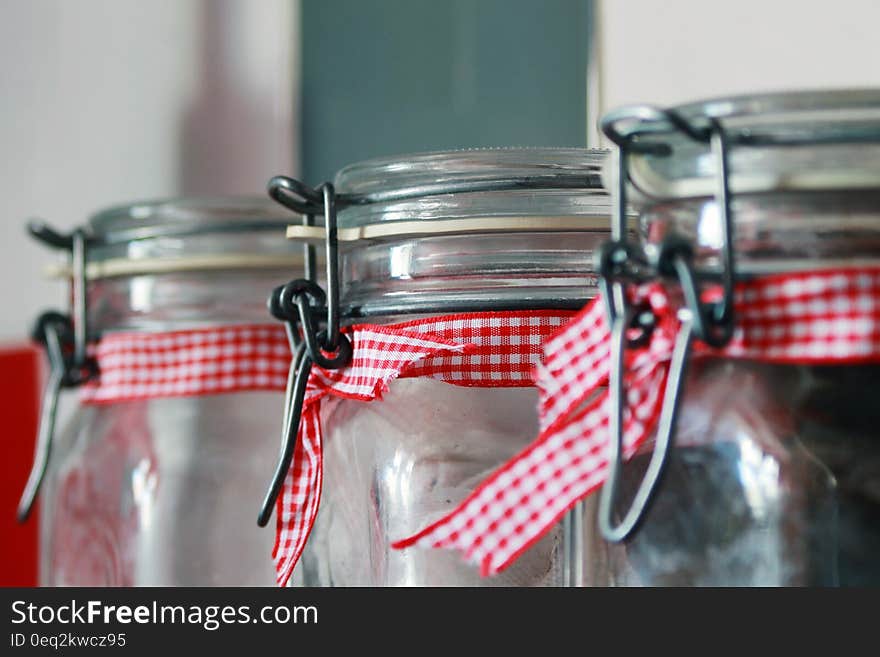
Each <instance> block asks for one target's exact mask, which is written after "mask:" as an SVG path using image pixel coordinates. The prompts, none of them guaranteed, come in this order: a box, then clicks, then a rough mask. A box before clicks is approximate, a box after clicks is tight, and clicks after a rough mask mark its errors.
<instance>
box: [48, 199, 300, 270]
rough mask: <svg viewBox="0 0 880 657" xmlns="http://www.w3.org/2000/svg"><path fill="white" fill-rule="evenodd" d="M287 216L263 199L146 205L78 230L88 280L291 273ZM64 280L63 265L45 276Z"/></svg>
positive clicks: (295, 262) (293, 253)
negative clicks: (210, 273)
mask: <svg viewBox="0 0 880 657" xmlns="http://www.w3.org/2000/svg"><path fill="white" fill-rule="evenodd" d="M290 218H291V215H290V212H288V211H286V210H285V209H284V208H282V207H281V206H279V205H278V204H276V203H273V202H272V201H271V200H270V199H268V198H259V197H215V198H176V199H162V200H150V201H142V202H136V203H131V204H127V205H120V206H116V207H112V208H108V209H106V210H103V211H101V212H98V213H97V214H95V215H93V216H92V217H91V218H90V219H89V221H88V224H87V227H86V229H85V231H86V237H87V243H88V256H87V265H86V270H87V271H86V273H87V276H88V277H89V278H106V277H111V276H127V275H135V274H157V273H166V272H179V271H201V270H219V269H223V270H239V269H265V268H279V267H288V266H291V267H297V266H301V265H302V253H301V249H299V248H297V247H296V245H294V244H291V243H289V242H287V240H285V239H284V238H283V236H284V228H285V226H286V225H287V223H288V222H289V221H290ZM53 273H54V274H56V275H60V276H66V275H69V273H70V269H69V267H68V266H66V265H65V266H62V267H58V268H56V269H55V270H54V271H53Z"/></svg>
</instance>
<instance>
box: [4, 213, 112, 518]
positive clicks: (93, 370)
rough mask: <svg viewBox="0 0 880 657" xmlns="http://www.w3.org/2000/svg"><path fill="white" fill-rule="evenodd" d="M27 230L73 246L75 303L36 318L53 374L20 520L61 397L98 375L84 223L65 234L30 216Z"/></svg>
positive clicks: (42, 467) (49, 444)
mask: <svg viewBox="0 0 880 657" xmlns="http://www.w3.org/2000/svg"><path fill="white" fill-rule="evenodd" d="M27 230H28V232H29V233H30V234H31V236H33V237H34V238H35V239H37V240H39V241H41V242H43V243H44V244H46V245H48V246H50V247H52V248H55V249H64V250H69V251H70V254H71V265H72V267H71V271H72V278H71V305H72V314H73V318H72V319H71V316H70V314H63V313H60V312H57V311H47V312H44V313H43V314H42V315H40V317H39V318H38V319H37V321H36V324H35V326H34V330H33V331H32V335H31V337H32V339H33V340H35V341H37V342H39V343H41V344H42V345H43V346H44V348H45V349H46V354H47V356H48V359H49V377H48V379H47V381H46V387H45V388H44V391H43V397H42V400H41V402H40V421H39V425H38V427H39V428H38V431H37V442H36V445H35V447H34V462H33V465H32V466H31V471H30V474H29V475H28V480H27V483H26V484H25V487H24V490H23V491H22V494H21V499H20V500H19V504H18V511H17V514H16V515H17V518H18V522H20V523H23V522H25V521H26V520H27V519H28V517H29V516H30V514H31V511H32V510H33V506H34V503H35V502H36V499H37V495H38V494H39V492H40V487H41V486H42V483H43V479H44V478H45V476H46V472H47V470H48V467H49V460H50V458H51V456H52V449H53V446H54V441H55V419H56V415H57V411H58V401H59V398H60V394H61V390H62V389H63V388H75V387H77V386H79V385H82V384H83V383H85V382H86V381H88V380H90V379H92V378H94V377H95V376H97V374H98V365H97V361H95V359H94V358H91V357H89V355H88V352H87V346H88V333H89V332H88V325H87V311H88V304H87V282H86V260H87V256H88V239H87V237H86V233H85V231H84V230H83V229H82V228H77V229H75V230H74V231H73V232H71V233H70V234H69V235H64V234H63V233H60V232H58V231H57V230H55V229H53V228H51V227H50V226H49V225H48V224H45V223H43V222H37V221H31V222H29V223H28V226H27Z"/></svg>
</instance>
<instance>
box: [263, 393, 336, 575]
mask: <svg viewBox="0 0 880 657" xmlns="http://www.w3.org/2000/svg"><path fill="white" fill-rule="evenodd" d="M320 408H321V404H320V401H319V400H315V401H313V402H312V403H309V404H308V405H307V406H306V408H305V409H303V413H302V419H301V422H300V428H299V434H298V436H297V441H296V449H295V450H294V453H293V461H292V463H291V466H290V471H289V472H288V473H287V478H286V479H285V481H284V485H283V486H282V488H281V494H280V495H279V496H278V502H277V506H276V509H275V515H276V529H275V549H274V550H273V551H272V557H273V559H274V560H275V571H276V581H277V582H278V585H279V586H287V583H288V582H289V581H290V577H291V575H292V574H293V569H294V568H295V567H296V564H297V562H298V561H299V558H300V556H302V552H303V549H304V548H305V545H306V541H308V538H309V534H311V532H312V527H314V525H315V518H316V517H317V515H318V505H319V503H320V500H321V489H322V486H323V481H324V457H323V450H322V435H321V419H320Z"/></svg>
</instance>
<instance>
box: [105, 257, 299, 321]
mask: <svg viewBox="0 0 880 657" xmlns="http://www.w3.org/2000/svg"><path fill="white" fill-rule="evenodd" d="M300 275H301V273H300V272H298V271H292V270H290V269H262V270H254V271H219V272H218V271H214V272H209V271H204V272H179V273H167V274H149V275H137V276H127V277H116V278H105V279H98V280H94V281H91V282H90V283H89V286H88V307H89V310H88V322H89V332H90V334H100V333H104V332H108V331H144V332H164V331H179V330H186V329H191V328H205V327H210V326H221V325H229V324H263V323H273V322H276V321H277V320H275V319H273V318H272V317H271V316H270V315H269V313H268V311H267V310H266V298H267V297H268V295H269V293H270V292H271V291H272V289H273V288H274V287H276V286H278V285H281V284H283V283H285V282H286V281H288V280H290V279H291V278H296V277H299V276H300Z"/></svg>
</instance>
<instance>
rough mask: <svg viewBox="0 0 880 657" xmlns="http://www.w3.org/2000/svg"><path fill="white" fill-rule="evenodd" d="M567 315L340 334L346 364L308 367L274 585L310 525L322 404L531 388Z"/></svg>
mask: <svg viewBox="0 0 880 657" xmlns="http://www.w3.org/2000/svg"><path fill="white" fill-rule="evenodd" d="M571 317H572V313H564V312H557V311H553V312H544V311H533V312H522V313H474V314H464V315H450V316H444V317H433V318H430V319H419V320H415V321H411V322H404V323H401V324H393V325H389V326H371V325H358V326H353V327H351V328H348V329H346V334H347V335H348V336H349V338H350V339H351V343H352V360H351V363H349V365H348V366H346V367H345V368H343V369H339V370H322V369H320V368H318V367H314V368H312V373H311V376H310V377H309V385H308V387H307V389H306V399H305V402H304V404H303V415H302V421H301V422H300V432H299V436H298V438H297V446H296V450H295V452H294V458H293V462H292V464H291V468H290V472H289V473H288V475H287V478H286V480H285V483H284V487H283V488H282V491H281V495H280V496H279V498H278V503H277V506H276V523H277V526H276V541H275V549H274V552H273V557H274V559H275V568H276V573H277V578H278V584H279V585H281V586H285V585H286V584H287V583H288V581H289V580H290V576H291V575H292V573H293V569H294V567H295V566H296V562H297V561H298V560H299V557H300V555H301V554H302V551H303V549H304V547H305V544H306V541H307V540H308V537H309V533H310V532H311V530H312V526H313V525H314V521H315V517H316V515H317V510H318V504H319V502H320V497H321V486H322V483H323V482H322V470H323V461H322V451H323V450H322V436H321V423H320V402H321V400H322V399H323V398H324V397H326V396H328V395H333V396H336V397H342V398H346V399H355V400H359V401H372V400H376V399H380V398H381V396H382V394H383V393H384V392H385V391H386V390H388V386H389V384H390V383H391V381H393V380H394V379H396V378H411V377H430V378H434V379H439V380H441V381H444V382H446V383H451V384H454V385H462V386H480V387H510V386H519V387H522V386H532V385H534V383H533V381H532V379H531V372H532V369H533V368H534V366H535V364H536V363H537V362H538V360H539V359H540V355H541V347H542V345H543V342H544V340H545V339H546V338H547V336H549V335H551V334H553V333H555V332H556V331H558V330H559V328H560V327H562V326H563V325H564V324H565V322H567V321H568V320H569V319H571Z"/></svg>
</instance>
